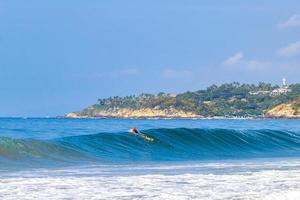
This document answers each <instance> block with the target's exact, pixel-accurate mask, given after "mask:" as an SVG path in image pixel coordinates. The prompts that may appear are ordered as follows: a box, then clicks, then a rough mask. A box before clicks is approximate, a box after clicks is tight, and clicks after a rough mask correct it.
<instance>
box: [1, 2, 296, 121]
mask: <svg viewBox="0 0 300 200" xmlns="http://www.w3.org/2000/svg"><path fill="white" fill-rule="evenodd" d="M283 77H285V78H286V79H287V81H288V83H296V82H298V83H300V1H299V0H285V1H274V0H251V1H240V0H225V1H219V0H184V1H182V0H143V1H141V0H126V1H124V0H109V1H99V0H89V1H83V0H80V1H79V0H72V1H71V0H65V1H59V0H45V1H38V0H26V1H22V0H10V1H3V0H0V94H1V95H0V116H2V117H4V116H9V117H13V116H24V117H25V116H28V117H44V116H57V115H63V114H64V113H66V112H71V111H78V110H81V109H82V108H85V107H87V106H89V105H91V104H94V103H95V102H96V101H97V99H98V98H105V97H109V96H125V95H132V94H139V93H158V92H160V91H163V92H167V93H180V92H184V91H188V90H189V91H195V90H199V89H205V88H206V87H207V86H209V85H211V84H222V83H225V82H233V81H239V82H241V83H258V82H260V81H265V82H271V83H273V84H280V83H281V80H282V78H283Z"/></svg>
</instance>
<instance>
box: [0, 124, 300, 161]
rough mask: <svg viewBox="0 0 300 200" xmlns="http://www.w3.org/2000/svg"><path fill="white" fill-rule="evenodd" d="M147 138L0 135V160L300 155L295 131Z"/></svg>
mask: <svg viewBox="0 0 300 200" xmlns="http://www.w3.org/2000/svg"><path fill="white" fill-rule="evenodd" d="M142 132H143V133H144V134H145V135H147V136H149V137H151V138H153V139H154V141H153V142H147V141H145V140H144V139H142V138H141V137H137V136H133V135H130V134H128V133H127V132H118V133H99V134H94V135H79V136H70V137H63V138H56V139H51V140H38V139H12V138H9V137H0V163H2V164H3V163H5V164H6V165H7V164H20V162H22V164H24V163H25V165H29V166H30V165H33V164H35V165H36V164H40V165H43V164H46V165H47V166H48V165H49V164H53V165H57V164H62V163H73V164H74V163H82V162H101V163H114V162H118V163H119V162H132V161H135V162H136V161H139V162H145V161H146V162H148V161H150V162H151V161H185V160H186V161H190V160H220V159H243V158H268V157H288V156H299V155H300V134H299V133H297V132H290V131H279V130H269V129H264V130H232V129H188V128H175V129H149V130H144V131H142Z"/></svg>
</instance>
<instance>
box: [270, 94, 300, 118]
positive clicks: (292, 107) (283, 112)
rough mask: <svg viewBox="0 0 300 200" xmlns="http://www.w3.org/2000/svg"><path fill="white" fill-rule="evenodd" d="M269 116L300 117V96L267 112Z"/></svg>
mask: <svg viewBox="0 0 300 200" xmlns="http://www.w3.org/2000/svg"><path fill="white" fill-rule="evenodd" d="M267 116H270V117H278V118H300V98H298V99H296V100H295V101H293V102H291V103H286V104H280V105H278V106H276V107H275V108H273V109H271V110H269V111H268V112H267Z"/></svg>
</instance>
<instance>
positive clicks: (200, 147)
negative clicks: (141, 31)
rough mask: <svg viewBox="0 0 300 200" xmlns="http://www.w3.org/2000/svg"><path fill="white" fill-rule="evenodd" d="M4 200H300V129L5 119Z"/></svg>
mask: <svg viewBox="0 0 300 200" xmlns="http://www.w3.org/2000/svg"><path fill="white" fill-rule="evenodd" d="M132 127H137V128H138V129H139V130H140V131H141V132H142V133H144V134H145V135H147V136H148V137H151V138H153V139H154V141H152V142H149V141H145V140H144V139H143V138H141V137H138V136H134V135H131V134H129V133H128V129H130V128H132ZM0 199H300V120H203V119H199V120H192V119H191V120H187V119H186V120H183V119H181V120H175V119H172V120H153V119H55V118H28V119H23V118H1V119H0Z"/></svg>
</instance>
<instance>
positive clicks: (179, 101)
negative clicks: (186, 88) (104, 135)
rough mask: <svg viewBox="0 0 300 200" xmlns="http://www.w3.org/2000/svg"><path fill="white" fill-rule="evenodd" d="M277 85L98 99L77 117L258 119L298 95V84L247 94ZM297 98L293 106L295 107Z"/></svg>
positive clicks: (299, 89)
mask: <svg viewBox="0 0 300 200" xmlns="http://www.w3.org/2000/svg"><path fill="white" fill-rule="evenodd" d="M276 88H279V86H276V85H271V84H268V83H263V82H262V83H259V84H258V85H254V84H240V83H238V82H233V83H229V84H223V85H220V86H217V85H212V86H210V87H208V88H207V89H206V90H198V91H195V92H185V93H181V94H178V95H170V94H165V93H159V94H157V95H153V94H141V95H139V96H126V97H118V96H116V97H110V98H106V99H99V100H98V102H97V104H95V105H93V106H91V107H89V108H87V109H84V110H83V111H82V112H80V114H83V115H88V116H93V113H96V112H97V111H104V110H106V111H107V110H109V111H114V110H118V109H122V108H130V109H142V108H151V109H171V108H175V109H178V110H182V111H189V112H193V113H195V114H199V115H203V116H261V115H263V114H264V113H265V112H266V111H267V110H269V109H271V108H273V107H275V106H277V105H279V104H282V103H287V102H291V101H292V100H294V99H296V98H297V97H299V96H300V84H293V85H290V87H289V88H290V89H291V91H290V92H287V93H285V94H281V95H277V96H273V95H270V94H258V95H251V94H249V92H251V91H272V90H274V89H276ZM299 105H300V98H298V100H297V103H295V105H294V106H295V107H297V106H298V107H299Z"/></svg>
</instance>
